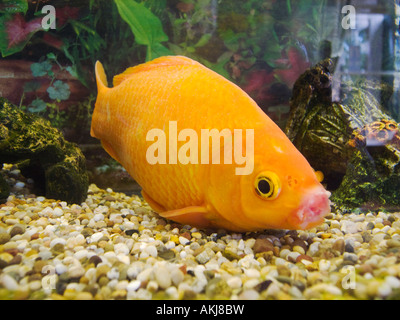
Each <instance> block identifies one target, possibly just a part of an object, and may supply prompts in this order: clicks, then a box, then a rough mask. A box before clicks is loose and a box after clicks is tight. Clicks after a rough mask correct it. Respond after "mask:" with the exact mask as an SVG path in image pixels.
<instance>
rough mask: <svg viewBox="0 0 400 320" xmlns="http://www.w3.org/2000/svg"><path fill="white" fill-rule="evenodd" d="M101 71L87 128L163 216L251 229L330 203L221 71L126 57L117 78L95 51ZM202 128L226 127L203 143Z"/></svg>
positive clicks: (300, 225) (308, 221)
mask: <svg viewBox="0 0 400 320" xmlns="http://www.w3.org/2000/svg"><path fill="white" fill-rule="evenodd" d="M95 73H96V82H97V91H98V94H97V99H96V104H95V109H94V111H93V116H92V123H91V135H92V136H93V137H95V138H97V139H99V140H100V141H101V143H102V146H103V147H104V149H105V150H106V151H107V152H108V153H109V154H110V156H111V157H113V158H114V159H115V160H116V161H118V162H119V163H121V165H122V166H123V167H124V168H125V169H126V170H127V172H128V173H129V174H130V175H131V176H132V178H133V179H134V180H135V181H137V182H138V184H139V185H140V186H141V188H142V195H143V198H144V200H145V201H146V202H147V203H148V204H149V206H150V207H151V208H152V209H153V210H154V211H155V212H156V213H158V214H159V215H160V216H162V217H164V218H166V219H169V220H173V221H176V222H178V223H181V224H188V225H192V226H195V227H199V228H223V229H226V230H231V231H235V232H245V231H259V230H265V229H291V230H296V229H308V228H311V227H314V226H316V225H318V224H320V223H322V222H323V221H324V217H325V216H326V215H327V214H328V213H330V200H329V196H330V193H329V192H328V191H326V190H325V188H324V187H323V186H322V185H321V184H320V182H319V181H318V178H317V176H316V174H315V172H314V170H313V169H312V168H311V166H310V165H309V163H308V162H307V160H306V159H305V158H304V157H303V155H302V154H301V153H300V152H299V151H298V150H297V149H296V148H295V146H294V145H293V144H292V143H291V141H290V140H289V139H288V137H287V136H286V135H285V134H284V133H283V131H282V130H281V129H280V128H279V127H278V126H277V125H276V124H275V123H274V122H273V121H272V120H271V119H270V118H269V117H268V116H267V115H266V114H265V113H264V112H263V111H262V110H261V108H260V107H259V106H258V105H257V104H256V102H255V101H254V100H253V99H251V98H250V97H249V96H248V95H247V94H246V93H245V92H244V91H243V90H242V89H240V88H239V87H238V86H237V85H235V84H234V83H232V82H231V81H229V80H227V79H226V78H224V77H223V76H221V75H219V74H218V73H216V72H214V71H212V70H211V69H209V68H207V67H205V66H204V65H202V64H200V63H199V62H197V61H194V60H192V59H190V58H187V57H184V56H165V57H160V58H157V59H154V60H152V61H149V62H146V63H144V64H139V65H137V66H134V67H130V68H128V69H127V70H126V71H125V72H123V73H121V74H119V75H116V76H114V78H113V87H108V84H107V77H106V74H105V71H104V68H103V66H102V64H101V63H100V62H99V61H97V62H96V65H95ZM178 128H179V130H181V131H180V132H179V134H178V132H177V131H176V130H178ZM155 130H158V131H155ZM184 130H186V131H184ZM204 130H209V132H210V130H217V132H219V133H222V132H224V133H225V134H224V135H222V134H221V135H220V136H217V138H218V137H219V138H220V139H219V142H221V143H220V144H219V145H217V146H216V147H215V145H213V144H208V145H207V144H206V143H205V142H204V141H201V143H199V140H201V139H200V138H202V137H203V134H204V132H205V131H204ZM182 132H184V133H183V134H182ZM161 133H163V134H164V135H163V134H161ZM229 133H231V135H230V137H229ZM240 133H241V134H240ZM199 137H200V138H199ZM208 137H209V136H208ZM206 138H207V136H206ZM216 140H218V139H216ZM162 142H163V143H164V144H167V145H168V147H166V148H164V149H163V148H161V145H162ZM195 142H197V143H195ZM208 142H209V141H208ZM211 142H213V141H211ZM222 142H223V143H222ZM204 146H206V147H204ZM226 146H231V149H229V148H226V150H228V151H227V152H226V150H225V147H226ZM232 148H233V149H232ZM216 149H217V150H216ZM218 150H221V152H220V153H219V154H218V152H215V154H214V153H213V152H214V151H218ZM149 153H150V154H151V155H152V157H150V158H149ZM177 153H178V154H179V156H178V157H177ZM200 153H203V154H202V155H200ZM204 153H206V156H205V157H203V156H204ZM196 154H197V155H198V157H197V158H196V157H195V156H194V155H196ZM226 155H228V157H227V159H228V160H229V155H231V161H228V160H227V161H225V160H226V159H225V156H226ZM234 156H235V157H236V156H237V157H238V159H241V161H232V160H233V159H232V158H235V157H234ZM207 157H208V158H207ZM178 158H181V160H182V159H183V160H182V161H178ZM235 159H236V158H235ZM243 159H244V160H245V161H244V160H243ZM167 160H169V161H167ZM171 160H172V161H171ZM200 160H205V161H200ZM245 166H247V170H244V167H245ZM238 169H243V172H238Z"/></svg>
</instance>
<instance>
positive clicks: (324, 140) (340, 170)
mask: <svg viewBox="0 0 400 320" xmlns="http://www.w3.org/2000/svg"><path fill="white" fill-rule="evenodd" d="M333 69H334V65H333V63H332V61H331V60H329V59H327V60H324V61H322V62H321V63H319V64H317V65H316V66H315V67H313V68H311V69H309V70H307V71H306V72H305V73H304V74H303V75H301V77H300V78H299V79H298V80H297V82H296V83H295V86H294V88H293V96H292V99H291V101H290V107H291V110H290V116H289V120H288V123H287V126H286V129H285V131H286V134H287V135H288V136H289V138H290V139H291V141H292V142H293V143H294V145H295V146H296V147H297V148H298V149H299V150H300V152H302V153H303V155H304V156H305V157H306V158H307V160H308V161H309V162H310V164H311V166H312V167H313V168H314V169H315V170H320V171H322V172H323V173H324V175H325V180H324V183H326V184H327V187H328V189H329V190H331V191H333V194H332V197H331V200H333V201H334V202H336V203H337V204H339V205H345V206H347V207H359V206H363V205H367V206H368V207H373V208H375V207H382V206H384V207H392V206H397V205H400V199H399V198H398V196H397V195H398V190H399V187H400V165H399V163H400V143H399V142H400V139H399V137H400V135H399V132H398V124H397V123H396V122H395V121H394V120H393V119H391V117H390V116H389V115H388V114H386V112H385V111H384V108H383V107H382V104H384V103H385V99H389V98H390V95H391V90H390V88H389V87H388V86H386V85H385V84H381V83H375V82H371V81H363V82H359V83H350V82H348V83H341V84H339V85H338V89H339V90H337V92H335V94H333V89H332V87H333V81H332V72H333ZM335 87H336V86H335ZM332 96H338V97H337V101H332V100H333V99H332ZM379 101H380V102H379Z"/></svg>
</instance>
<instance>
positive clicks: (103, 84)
mask: <svg viewBox="0 0 400 320" xmlns="http://www.w3.org/2000/svg"><path fill="white" fill-rule="evenodd" d="M95 73H96V83H97V90H98V91H99V93H100V92H101V91H104V90H105V89H108V87H107V76H106V73H105V71H104V68H103V65H102V64H101V62H100V61H96V65H95Z"/></svg>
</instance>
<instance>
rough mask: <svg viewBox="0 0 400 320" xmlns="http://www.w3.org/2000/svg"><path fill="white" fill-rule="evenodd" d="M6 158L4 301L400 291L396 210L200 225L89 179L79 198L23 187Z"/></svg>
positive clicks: (1, 245) (0, 278) (358, 295)
mask: <svg viewBox="0 0 400 320" xmlns="http://www.w3.org/2000/svg"><path fill="white" fill-rule="evenodd" d="M5 168H6V170H4V169H3V172H4V171H7V179H8V180H9V182H10V179H11V182H10V183H13V185H14V187H13V189H12V190H13V194H12V195H10V196H9V197H8V199H7V202H6V203H3V204H1V205H0V299H79V300H80V299H89V300H91V299H99V300H100V299H244V300H245V299H250V300H254V299H398V298H400V280H399V278H400V263H399V260H400V259H399V258H400V213H388V212H368V213H361V212H359V211H353V212H346V213H344V212H340V211H338V212H332V213H331V214H330V215H329V216H328V217H327V218H326V220H325V222H324V223H323V224H322V225H320V226H318V227H316V228H313V229H311V230H307V231H287V230H266V231H264V232H258V233H232V232H227V231H225V230H202V229H197V228H192V227H191V226H187V225H180V224H176V223H174V222H171V221H168V220H165V219H163V218H161V217H160V216H158V215H157V214H156V213H154V212H153V211H152V210H151V209H150V207H149V206H148V205H147V204H146V203H145V202H144V200H143V199H142V198H141V197H139V196H137V195H133V196H128V195H126V194H124V193H118V192H114V191H113V190H111V189H109V188H108V189H106V190H103V189H100V188H98V187H97V186H95V185H93V184H92V185H90V187H89V192H88V196H87V199H86V201H85V202H83V203H81V204H80V205H77V204H71V205H69V204H67V203H66V202H62V201H56V200H51V199H46V198H45V197H43V196H35V195H33V194H26V193H23V192H21V190H23V188H24V186H25V184H26V182H24V181H21V180H18V173H19V172H18V170H15V169H13V168H12V167H5ZM7 168H8V169H7ZM13 175H14V176H15V177H14V178H13ZM25 191H26V190H25Z"/></svg>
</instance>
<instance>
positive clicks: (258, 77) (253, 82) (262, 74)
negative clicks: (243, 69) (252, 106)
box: [243, 70, 274, 94]
mask: <svg viewBox="0 0 400 320" xmlns="http://www.w3.org/2000/svg"><path fill="white" fill-rule="evenodd" d="M273 80H274V75H273V74H272V73H271V72H268V71H267V70H255V71H253V72H250V73H249V75H248V76H247V84H246V86H244V87H243V90H244V91H246V92H247V93H249V94H250V93H252V92H254V91H258V90H260V89H261V88H262V87H264V86H265V85H269V84H271V82H272V81H273Z"/></svg>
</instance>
